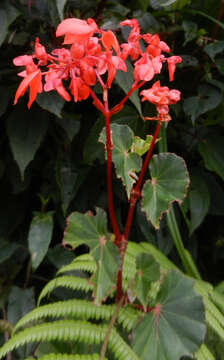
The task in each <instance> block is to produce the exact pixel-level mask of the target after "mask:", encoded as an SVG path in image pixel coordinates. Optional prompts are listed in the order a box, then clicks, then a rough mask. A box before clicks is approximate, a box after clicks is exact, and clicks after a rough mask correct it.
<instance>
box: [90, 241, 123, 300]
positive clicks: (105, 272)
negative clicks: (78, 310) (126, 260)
mask: <svg viewBox="0 0 224 360" xmlns="http://www.w3.org/2000/svg"><path fill="white" fill-rule="evenodd" d="M91 254H92V256H93V257H94V259H95V260H96V262H97V270H96V272H95V273H94V274H93V276H92V277H91V279H90V281H91V283H93V285H94V291H93V295H94V298H95V303H96V304H100V302H101V301H102V300H103V299H104V298H105V297H106V296H107V295H108V294H109V292H111V290H113V289H115V286H116V276H117V272H118V270H119V267H120V262H121V256H120V252H119V250H118V248H117V247H116V246H115V245H114V244H113V243H112V242H110V241H109V240H106V241H104V240H102V241H100V242H99V246H98V247H97V248H95V249H94V250H93V251H91Z"/></svg>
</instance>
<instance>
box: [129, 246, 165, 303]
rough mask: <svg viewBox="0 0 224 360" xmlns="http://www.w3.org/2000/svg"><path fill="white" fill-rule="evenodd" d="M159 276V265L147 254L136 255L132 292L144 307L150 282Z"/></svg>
mask: <svg viewBox="0 0 224 360" xmlns="http://www.w3.org/2000/svg"><path fill="white" fill-rule="evenodd" d="M159 277H160V267H159V264H158V263H157V262H156V261H155V259H154V258H153V257H152V256H151V255H149V254H144V253H142V254H139V255H137V257H136V275H135V282H134V285H135V287H134V292H135V294H136V297H137V298H138V299H139V301H140V302H141V304H142V305H143V306H144V308H146V307H147V305H148V295H149V290H150V284H151V282H152V281H157V280H158V279H159Z"/></svg>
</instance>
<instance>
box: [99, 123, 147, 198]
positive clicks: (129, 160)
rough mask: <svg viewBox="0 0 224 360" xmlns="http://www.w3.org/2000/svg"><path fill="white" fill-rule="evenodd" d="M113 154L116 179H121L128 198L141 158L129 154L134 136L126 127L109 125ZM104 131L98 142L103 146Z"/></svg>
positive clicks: (134, 154) (131, 153)
mask: <svg viewBox="0 0 224 360" xmlns="http://www.w3.org/2000/svg"><path fill="white" fill-rule="evenodd" d="M111 132H112V141H113V154H112V161H113V163H114V165H115V168H116V174H117V177H118V178H121V180H122V182H123V184H124V186H125V188H126V191H127V194H128V197H129V196H130V191H131V187H132V185H133V184H134V183H135V181H136V179H135V172H138V171H139V170H140V168H141V157H140V156H139V155H138V154H136V153H133V152H131V147H132V143H133V138H134V134H133V132H132V130H131V129H130V128H129V127H128V126H127V125H118V124H112V125H111ZM105 138H106V134H105V129H104V130H103V132H102V133H101V135H100V141H101V142H103V143H104V144H105Z"/></svg>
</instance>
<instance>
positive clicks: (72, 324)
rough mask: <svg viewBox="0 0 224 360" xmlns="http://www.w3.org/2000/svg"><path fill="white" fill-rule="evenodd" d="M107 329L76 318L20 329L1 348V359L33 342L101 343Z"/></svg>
mask: <svg viewBox="0 0 224 360" xmlns="http://www.w3.org/2000/svg"><path fill="white" fill-rule="evenodd" d="M106 329H107V327H106V326H99V325H95V324H90V323H88V322H86V321H74V320H59V321H54V322H50V323H44V324H40V325H36V326H33V327H31V328H27V329H25V330H22V331H20V332H19V333H17V334H15V335H14V337H12V338H11V339H10V340H9V341H8V342H7V343H5V344H4V345H3V346H2V347H1V349H0V359H1V358H2V357H3V356H5V355H6V354H7V353H8V352H10V351H12V350H14V349H16V348H18V347H19V346H23V345H25V344H28V343H31V342H41V341H45V342H46V341H52V340H59V341H78V342H79V341H80V342H84V343H87V344H94V343H95V344H100V343H101V342H102V341H103V339H104V337H105V334H106Z"/></svg>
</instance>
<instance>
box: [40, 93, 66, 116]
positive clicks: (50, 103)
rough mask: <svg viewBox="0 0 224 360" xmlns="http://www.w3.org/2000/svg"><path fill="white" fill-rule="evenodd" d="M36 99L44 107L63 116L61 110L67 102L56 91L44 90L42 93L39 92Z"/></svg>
mask: <svg viewBox="0 0 224 360" xmlns="http://www.w3.org/2000/svg"><path fill="white" fill-rule="evenodd" d="M36 101H37V103H38V105H39V106H40V107H41V108H42V109H44V110H47V111H49V112H50V113H52V114H54V115H56V116H57V117H59V118H61V117H62V114H61V112H62V109H63V106H64V104H65V100H64V99H63V98H62V97H61V96H59V95H58V93H56V92H55V91H49V92H42V93H41V94H38V95H37V98H36Z"/></svg>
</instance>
